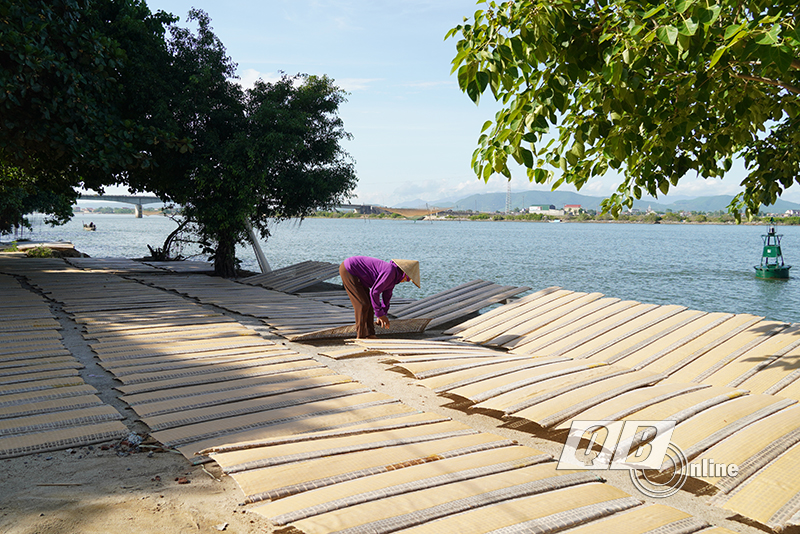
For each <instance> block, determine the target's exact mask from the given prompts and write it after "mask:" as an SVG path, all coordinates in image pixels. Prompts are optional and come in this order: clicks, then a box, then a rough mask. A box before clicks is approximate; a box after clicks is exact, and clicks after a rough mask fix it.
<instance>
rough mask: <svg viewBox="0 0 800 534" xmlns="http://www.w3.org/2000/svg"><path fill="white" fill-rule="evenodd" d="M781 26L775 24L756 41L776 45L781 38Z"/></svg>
mask: <svg viewBox="0 0 800 534" xmlns="http://www.w3.org/2000/svg"><path fill="white" fill-rule="evenodd" d="M780 33H781V27H780V25H779V24H775V25H774V26H773V27H772V28H771V29H770V30H769V31H768V32H767V33H765V34H764V36H763V37H762V38H761V39H759V40H758V41H756V43H758V44H760V45H770V46H771V45H774V44H775V43H777V42H778V40H779V39H780Z"/></svg>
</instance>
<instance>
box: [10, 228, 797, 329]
mask: <svg viewBox="0 0 800 534" xmlns="http://www.w3.org/2000/svg"><path fill="white" fill-rule="evenodd" d="M90 220H91V221H93V222H94V223H95V224H96V225H97V231H96V232H85V231H83V229H82V225H83V223H88V222H89V221H90ZM174 228H175V223H173V222H172V221H171V220H170V219H168V218H166V217H162V216H149V217H148V216H145V217H144V218H142V219H136V218H134V217H133V215H98V214H92V215H87V214H78V215H76V216H75V218H74V219H73V220H72V221H70V222H69V223H68V224H66V225H65V226H62V227H55V228H51V227H49V226H47V225H44V224H41V222H39V221H36V220H34V231H33V233H30V232H26V234H25V237H28V238H30V239H34V240H47V241H54V240H64V241H71V242H72V243H74V244H75V247H76V248H77V249H78V250H80V251H81V252H85V253H86V254H89V255H90V256H92V257H129V258H136V257H142V256H146V255H147V254H148V250H147V245H148V244H149V245H151V246H161V244H162V243H163V241H164V239H165V237H166V236H167V235H168V234H169V232H170V231H171V230H172V229H174ZM778 230H779V233H780V234H783V236H784V237H783V241H782V248H783V253H784V259H785V260H786V263H787V264H794V265H795V267H793V268H792V271H793V273H794V274H793V275H792V278H790V279H789V280H760V279H757V278H756V277H755V274H754V270H753V266H754V265H757V264H758V263H759V261H760V257H761V248H762V239H761V236H762V234H764V233H765V231H766V228H765V227H764V226H744V225H741V226H736V225H679V224H659V225H648V224H616V223H533V222H479V221H471V222H467V221H462V222H457V221H435V222H430V221H406V220H375V219H307V220H305V221H303V222H302V223H298V222H296V221H289V222H284V223H281V224H279V225H275V226H274V227H273V229H272V236H271V237H270V238H269V240H267V241H266V242H262V243H261V246H262V248H263V250H264V253H265V255H266V256H267V259H268V261H269V262H270V265H271V266H272V268H273V269H276V268H280V267H285V266H287V265H292V264H294V263H298V262H300V261H304V260H317V261H329V262H335V263H338V262H341V261H342V260H343V259H344V258H346V257H348V256H353V255H365V256H375V257H378V258H383V259H391V258H401V259H417V260H419V261H420V268H421V272H422V288H421V289H417V288H416V287H414V286H413V284H401V286H398V289H397V290H396V293H395V294H397V295H399V296H402V297H406V298H422V297H424V296H427V295H431V294H433V293H436V292H439V291H441V290H443V289H446V288H450V287H453V286H456V285H459V284H462V283H464V282H467V281H470V280H474V279H476V278H482V279H484V280H490V281H493V282H496V283H498V284H502V285H517V286H527V287H531V288H533V289H534V290H538V289H542V288H545V287H549V286H560V287H563V288H565V289H569V290H572V291H585V292H600V293H604V294H605V295H607V296H610V297H618V298H621V299H624V300H628V299H630V300H636V301H639V302H645V303H655V304H680V305H683V306H687V307H689V308H692V309H696V310H702V311H709V312H717V311H719V312H732V313H751V314H754V315H759V316H764V317H766V318H767V319H773V320H781V321H787V322H800V280H799V278H800V227H798V226H787V227H779V228H778ZM4 240H6V241H8V236H5V238H4ZM237 255H238V257H239V258H240V259H241V260H242V267H244V268H247V269H250V270H254V271H258V267H257V263H256V260H255V256H254V254H253V251H252V249H249V248H240V249H239V250H238V251H237ZM334 281H336V280H334Z"/></svg>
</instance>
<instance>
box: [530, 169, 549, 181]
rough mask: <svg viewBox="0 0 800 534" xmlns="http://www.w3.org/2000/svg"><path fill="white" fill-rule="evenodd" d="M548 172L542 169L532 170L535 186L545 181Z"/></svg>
mask: <svg viewBox="0 0 800 534" xmlns="http://www.w3.org/2000/svg"><path fill="white" fill-rule="evenodd" d="M547 178H548V172H547V171H545V170H544V169H534V170H533V179H534V181H535V182H536V183H537V184H543V183H545V182H546V181H547Z"/></svg>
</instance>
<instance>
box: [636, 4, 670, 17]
mask: <svg viewBox="0 0 800 534" xmlns="http://www.w3.org/2000/svg"><path fill="white" fill-rule="evenodd" d="M666 7H667V6H666V5H664V4H661V5H660V6H658V7H654V8H653V9H651V10H650V11H648V12H647V13H645V14H644V15H642V18H643V19H649V18H650V17H652V16H653V15H655V14H656V13H658V12H660V11H661V10H662V9H664V8H666Z"/></svg>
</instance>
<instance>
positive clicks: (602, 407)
mask: <svg viewBox="0 0 800 534" xmlns="http://www.w3.org/2000/svg"><path fill="white" fill-rule="evenodd" d="M708 387H710V386H707V385H703V384H656V385H655V386H650V387H645V388H640V389H635V390H633V391H629V392H627V393H623V394H622V395H620V396H618V397H614V398H612V399H609V400H607V401H605V402H601V403H600V404H596V405H594V406H592V407H591V408H589V409H588V410H585V411H583V412H581V414H580V417H581V419H586V420H593V421H618V420H620V419H622V418H625V417H627V418H635V417H636V412H638V411H640V410H643V409H645V408H647V407H648V406H652V405H653V404H657V403H659V402H667V401H670V400H671V399H673V398H675V397H677V396H679V395H685V394H687V393H691V392H693V391H698V390H700V389H705V388H708ZM570 424H571V422H570V421H565V422H564V423H562V424H560V425H558V426H557V427H556V430H568V429H569V427H570Z"/></svg>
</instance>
